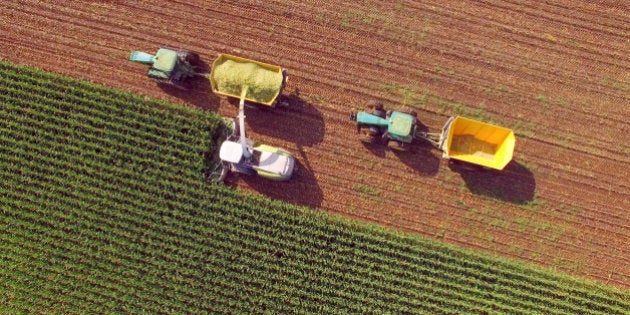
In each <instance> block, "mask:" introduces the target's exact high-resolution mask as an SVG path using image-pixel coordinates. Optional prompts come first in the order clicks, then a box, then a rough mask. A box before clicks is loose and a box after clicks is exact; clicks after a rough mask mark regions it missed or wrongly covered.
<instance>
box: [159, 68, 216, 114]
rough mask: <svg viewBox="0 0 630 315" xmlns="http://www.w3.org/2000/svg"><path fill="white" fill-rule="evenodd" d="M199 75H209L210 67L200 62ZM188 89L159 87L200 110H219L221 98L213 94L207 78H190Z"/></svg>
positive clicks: (164, 85)
mask: <svg viewBox="0 0 630 315" xmlns="http://www.w3.org/2000/svg"><path fill="white" fill-rule="evenodd" d="M196 70H197V71H198V72H199V73H209V72H210V65H208V63H207V62H205V61H203V60H200V61H199V62H198V64H197V65H196ZM187 83H188V86H187V88H186V89H182V88H178V87H175V86H172V85H169V84H160V83H158V87H160V89H162V91H164V92H166V93H167V94H169V95H172V96H174V97H176V98H178V99H181V100H182V101H184V102H186V103H189V104H192V105H194V106H197V107H199V108H203V109H207V110H211V111H216V110H218V109H219V104H220V98H219V97H218V96H217V95H215V94H214V93H212V87H211V86H210V80H209V79H208V78H207V77H205V76H196V77H193V78H189V79H188V81H187Z"/></svg>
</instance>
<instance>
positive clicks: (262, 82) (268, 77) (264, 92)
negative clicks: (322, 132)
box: [210, 54, 288, 107]
mask: <svg viewBox="0 0 630 315" xmlns="http://www.w3.org/2000/svg"><path fill="white" fill-rule="evenodd" d="M287 80H288V75H287V70H286V69H283V68H282V67H280V66H275V65H271V64H268V63H263V62H259V61H255V60H251V59H246V58H242V57H238V56H233V55H228V54H219V56H218V57H217V59H215V61H214V62H213V64H212V71H211V72H210V85H211V86H212V92H214V93H215V94H218V95H223V96H227V97H231V98H234V99H240V97H241V87H242V86H243V85H246V86H247V87H248V92H247V95H246V96H245V101H246V102H248V103H256V104H261V105H264V106H271V107H273V106H275V105H276V104H278V103H279V102H278V100H279V97H280V96H281V94H282V90H283V89H284V87H285V86H286V84H287Z"/></svg>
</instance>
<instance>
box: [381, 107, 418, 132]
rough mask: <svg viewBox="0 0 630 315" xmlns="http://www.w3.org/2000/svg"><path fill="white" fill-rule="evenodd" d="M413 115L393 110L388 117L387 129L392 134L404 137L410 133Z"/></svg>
mask: <svg viewBox="0 0 630 315" xmlns="http://www.w3.org/2000/svg"><path fill="white" fill-rule="evenodd" d="M413 121H414V118H413V116H411V115H409V114H405V113H401V112H393V113H392V114H391V116H390V118H389V127H388V128H387V131H389V133H390V134H392V135H397V136H401V137H406V136H408V135H410V134H411V131H412V127H413Z"/></svg>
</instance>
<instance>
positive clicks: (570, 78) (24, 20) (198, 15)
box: [0, 0, 630, 288]
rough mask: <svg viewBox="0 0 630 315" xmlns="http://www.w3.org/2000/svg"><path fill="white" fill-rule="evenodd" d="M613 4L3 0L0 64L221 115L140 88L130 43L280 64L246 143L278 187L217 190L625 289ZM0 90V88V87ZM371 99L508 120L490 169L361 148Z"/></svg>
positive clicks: (210, 105)
mask: <svg viewBox="0 0 630 315" xmlns="http://www.w3.org/2000/svg"><path fill="white" fill-rule="evenodd" d="M622 3H623V2H622V1H590V2H589V3H585V2H583V1H564V2H560V3H559V2H557V1H516V0H508V1H497V0H486V1H475V2H474V3H468V2H466V3H463V2H461V1H452V0H446V1H437V0H434V1H431V0H429V1H421V2H418V1H405V0H401V1H378V0H371V1H369V0H358V1H342V0H326V1H317V2H315V1H311V2H308V1H307V2H304V1H292V0H276V1H255V0H250V1H201V0H188V1H165V2H155V1H63V2H62V1H23V0H14V1H3V2H2V3H0V33H1V34H2V36H0V47H2V49H0V57H2V58H3V59H6V60H9V61H12V62H15V63H20V64H28V65H31V66H35V67H38V68H41V69H44V70H49V71H53V72H57V73H62V74H65V75H70V76H73V77H77V78H82V79H87V80H90V81H93V82H96V83H101V84H106V85H109V86H112V87H115V88H119V89H124V90H130V91H133V92H137V93H142V94H145V95H148V96H152V97H157V98H161V99H166V100H170V101H174V102H180V103H187V104H191V105H192V106H198V107H202V108H205V109H208V110H212V111H217V112H219V113H221V114H222V115H226V116H235V115H236V113H237V107H236V106H235V104H236V103H235V102H233V101H229V100H226V99H225V98H219V97H217V96H215V95H213V94H212V92H211V91H210V87H209V84H208V82H207V81H204V80H198V82H196V83H195V86H194V88H193V89H192V90H191V91H189V92H182V91H173V90H170V89H164V88H160V87H159V86H157V85H156V84H155V83H154V82H152V81H151V80H149V79H148V78H146V76H145V73H146V70H147V69H146V66H143V65H140V64H136V63H132V62H130V61H128V57H129V53H130V52H131V51H133V50H142V51H147V52H151V53H152V52H155V51H156V50H157V48H158V47H159V46H161V45H169V46H174V47H182V48H186V49H191V50H195V51H198V52H199V53H200V55H201V57H202V58H203V59H204V60H205V61H206V62H207V63H209V64H211V63H212V61H213V60H214V58H215V57H216V55H217V54H218V53H230V54H235V55H239V56H243V57H246V58H251V59H255V60H260V61H264V62H267V63H271V64H277V65H280V66H282V67H284V68H286V69H288V70H289V75H290V79H289V84H288V86H287V89H286V90H285V95H287V96H288V97H289V100H290V104H289V106H288V107H287V108H279V109H264V108H256V107H254V108H248V109H247V116H248V118H247V122H248V125H247V130H248V132H249V136H250V137H251V138H253V139H255V140H258V141H260V142H264V143H269V144H272V145H276V146H280V147H284V148H287V149H289V150H290V151H292V152H293V153H294V154H295V155H296V157H297V158H298V160H299V169H298V171H297V174H296V175H295V178H294V179H293V180H292V181H290V182H286V183H276V182H269V181H265V180H262V179H257V178H248V177H244V176H230V177H229V178H228V184H229V185H233V186H235V187H238V188H239V189H245V190H250V191H255V192H258V193H261V194H264V195H267V196H270V197H273V198H278V199H282V200H285V201H289V202H292V203H297V204H302V205H307V206H312V207H316V208H321V209H322V210H323V211H329V212H333V213H339V214H342V215H346V216H349V217H353V218H358V219H360V220H365V221H370V222H375V223H378V224H384V225H389V226H392V227H395V228H399V229H401V230H405V231H413V232H417V233H420V234H423V235H425V236H428V237H432V238H436V239H441V240H444V241H446V242H449V243H453V244H458V245H463V246H467V247H470V248H474V249H480V250H484V251H486V252H490V253H494V254H498V255H501V256H506V257H511V258H518V259H522V260H526V261H531V262H535V263H538V264H540V265H544V266H550V267H552V268H555V269H557V270H559V271H563V272H567V273H570V274H573V275H577V276H582V277H586V278H590V279H594V280H596V281H599V282H601V283H605V284H608V285H613V286H617V287H621V288H629V287H630V245H629V244H630V180H628V178H629V176H630V174H629V173H630V172H629V171H630V137H628V133H629V132H630V124H629V123H628V122H627V119H628V117H630V106H629V105H630V15H629V14H628V12H629V8H628V6H627V5H623V4H622ZM0 80H1V78H0ZM370 99H379V100H381V101H383V102H384V103H385V104H386V107H388V109H395V110H403V111H408V110H412V109H414V110H416V111H417V112H418V116H419V118H420V120H421V121H422V123H423V124H424V125H426V127H427V128H428V129H429V130H432V131H439V130H440V129H441V127H442V124H443V123H444V122H445V121H446V120H447V118H448V117H449V116H451V115H455V114H461V115H464V116H467V117H470V118H473V119H479V120H483V121H487V122H492V123H496V124H498V125H501V126H504V127H508V128H512V129H514V130H515V132H516V134H517V147H516V152H515V158H514V161H513V162H512V163H511V164H510V165H508V167H507V168H506V169H505V170H504V171H502V172H495V171H487V170H468V169H466V168H462V167H461V166H458V165H452V164H449V163H448V161H446V160H443V159H442V158H441V153H440V152H439V151H437V150H436V149H433V148H432V147H431V146H430V145H429V144H426V143H422V142H418V143H417V144H415V145H413V146H412V147H410V148H408V150H407V151H399V150H397V149H396V148H395V147H392V148H383V147H382V146H378V145H371V144H368V143H366V142H364V141H362V140H361V139H362V138H361V136H360V135H358V134H357V133H356V130H355V126H354V125H353V124H352V123H351V122H350V121H349V119H348V116H349V113H350V112H351V111H357V110H362V109H364V107H365V105H364V104H365V103H367V101H369V100H370Z"/></svg>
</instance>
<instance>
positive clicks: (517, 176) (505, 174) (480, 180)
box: [448, 160, 536, 204]
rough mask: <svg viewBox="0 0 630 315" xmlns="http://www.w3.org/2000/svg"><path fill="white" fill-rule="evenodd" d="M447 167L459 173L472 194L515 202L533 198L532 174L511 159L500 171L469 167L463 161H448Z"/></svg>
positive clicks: (533, 181)
mask: <svg viewBox="0 0 630 315" xmlns="http://www.w3.org/2000/svg"><path fill="white" fill-rule="evenodd" d="M448 166H449V168H450V169H451V170H452V171H454V172H456V173H459V174H460V175H461V177H462V179H463V180H464V182H465V183H466V186H467V187H468V189H470V191H471V192H472V193H474V194H478V195H484V196H488V197H491V198H495V199H499V200H503V201H506V202H510V203H515V204H525V203H527V202H529V201H532V200H534V194H535V191H536V179H535V178H534V174H533V173H532V172H531V171H530V170H529V169H527V167H525V166H524V165H522V164H521V163H519V162H517V161H514V160H513V161H511V162H510V163H509V164H508V165H507V166H506V167H505V169H503V170H502V171H497V170H492V169H486V168H481V167H474V166H473V167H471V165H467V164H465V163H463V162H453V161H449V165H448Z"/></svg>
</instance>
